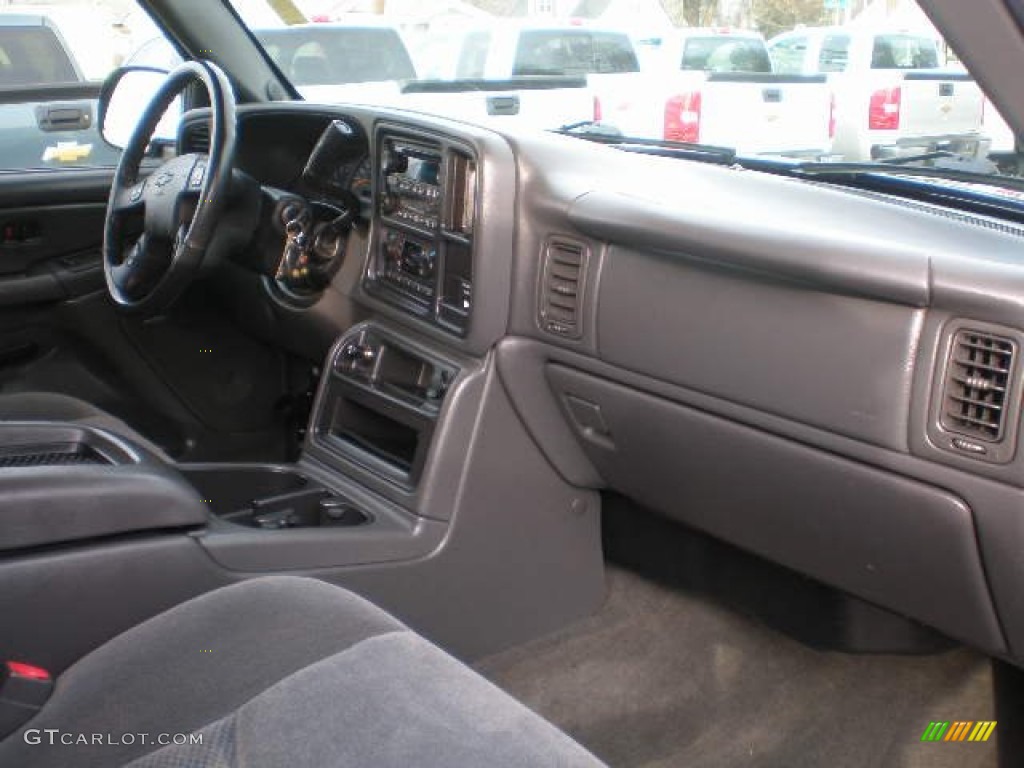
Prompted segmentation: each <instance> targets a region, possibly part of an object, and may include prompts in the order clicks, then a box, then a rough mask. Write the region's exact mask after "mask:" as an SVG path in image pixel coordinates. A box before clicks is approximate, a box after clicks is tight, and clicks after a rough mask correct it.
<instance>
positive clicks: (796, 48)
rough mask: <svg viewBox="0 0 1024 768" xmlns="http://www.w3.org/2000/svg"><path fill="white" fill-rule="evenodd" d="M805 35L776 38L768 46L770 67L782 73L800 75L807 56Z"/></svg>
mask: <svg viewBox="0 0 1024 768" xmlns="http://www.w3.org/2000/svg"><path fill="white" fill-rule="evenodd" d="M807 44H808V40H807V37H805V36H803V35H794V36H793V37H786V38H782V39H781V40H776V41H775V42H774V43H773V44H772V45H771V47H770V48H769V53H770V54H771V57H772V67H773V68H774V69H775V71H776V72H777V73H779V74H782V75H800V74H803V71H804V60H805V59H806V58H807Z"/></svg>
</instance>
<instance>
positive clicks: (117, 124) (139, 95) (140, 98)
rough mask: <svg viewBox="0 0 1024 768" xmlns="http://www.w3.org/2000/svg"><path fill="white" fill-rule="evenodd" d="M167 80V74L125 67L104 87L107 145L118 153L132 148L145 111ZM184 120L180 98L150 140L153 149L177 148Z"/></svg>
mask: <svg viewBox="0 0 1024 768" xmlns="http://www.w3.org/2000/svg"><path fill="white" fill-rule="evenodd" d="M166 79H167V73H166V72H164V71H162V70H159V69H151V68H149V67H122V68H121V69H117V70H114V72H113V73H111V75H110V77H108V78H107V80H106V82H105V83H104V84H103V91H102V93H101V94H100V104H99V113H100V135H101V136H103V139H104V141H106V142H107V143H108V144H111V145H112V146H115V147H117V148H118V149H124V148H125V147H126V146H128V141H129V139H131V137H132V133H133V132H134V131H135V127H136V126H137V125H138V124H139V120H140V118H141V117H142V113H143V111H145V109H146V107H147V105H148V104H149V103H150V102H151V101H152V100H153V97H154V96H155V95H156V92H157V91H158V90H159V89H160V86H162V85H163V84H164V81H165V80H166ZM180 120H181V97H180V96H179V97H178V98H176V99H175V100H174V101H173V102H172V103H171V106H170V107H168V108H167V111H166V112H165V113H164V116H163V117H162V118H161V119H160V122H159V123H158V124H157V127H156V131H155V132H154V133H153V136H152V137H151V138H150V146H151V147H156V146H159V145H161V144H163V145H168V144H174V142H175V140H176V139H177V136H178V123H179V122H180Z"/></svg>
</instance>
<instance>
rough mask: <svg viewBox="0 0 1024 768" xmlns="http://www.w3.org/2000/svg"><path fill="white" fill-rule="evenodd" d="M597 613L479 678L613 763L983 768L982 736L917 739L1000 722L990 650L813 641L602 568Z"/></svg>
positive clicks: (494, 663)
mask: <svg viewBox="0 0 1024 768" xmlns="http://www.w3.org/2000/svg"><path fill="white" fill-rule="evenodd" d="M608 587H609V595H608V600H607V603H606V604H605V606H604V608H603V609H602V611H601V612H600V613H598V614H597V615H595V616H593V617H591V618H590V619H587V620H585V621H583V622H580V623H578V624H576V625H574V626H572V627H569V628H568V629H566V630H564V631H562V632H561V633H558V634H556V635H553V636H550V637H547V638H543V639H541V640H538V641H535V642H533V643H530V644H527V645H523V646H519V647H517V648H514V649H511V650H509V651H506V652H504V653H501V654H498V655H496V656H492V657H490V658H488V659H484V660H483V661H481V662H480V663H479V664H478V665H477V668H478V670H479V671H480V672H482V673H483V674H484V675H486V676H487V677H488V678H490V679H491V680H492V681H494V682H495V683H496V684H497V685H499V686H500V687H502V688H504V689H505V690H506V691H508V692H509V693H511V694H512V695H513V696H515V697H516V698H518V699H520V700H521V701H523V702H524V703H526V704H527V705H528V706H530V707H531V708H532V709H534V710H535V711H536V712H538V713H539V714H541V715H543V716H544V717H546V718H547V719H549V720H551V721H552V722H554V723H555V724H557V725H558V726H560V727H561V728H562V729H564V730H565V731H567V732H568V733H570V734H572V735H573V736H574V737H575V738H576V739H577V740H578V741H580V743H582V744H583V745H585V746H586V747H587V748H589V749H590V750H591V751H593V752H594V753H595V754H596V755H598V756H599V757H601V758H602V759H603V760H605V761H606V762H607V763H608V764H609V765H611V766H613V767H614V768H620V767H621V768H641V767H643V768H662V767H663V766H682V767H685V768H711V767H712V766H713V767H714V768H733V767H737V768H738V767H739V766H745V767H746V766H779V767H780V768H783V767H784V768H802V767H803V766H815V768H818V767H819V766H829V768H846V767H847V766H849V767H850V768H854V767H856V768H865V766H884V767H885V768H890V766H891V767H893V768H946V766H949V768H954V767H955V768H990V767H993V766H995V765H996V748H995V742H996V739H997V737H998V728H997V730H996V734H995V735H993V736H992V737H991V738H990V739H989V741H988V742H987V743H970V742H965V743H951V742H940V743H922V742H921V736H922V734H923V733H924V731H925V729H926V728H927V727H928V724H929V722H931V721H956V720H972V721H978V720H991V719H993V717H994V715H993V704H992V700H991V684H992V678H991V669H990V664H989V662H988V660H987V659H986V658H984V657H983V656H980V655H978V654H975V653H973V652H970V651H967V650H963V649H958V650H953V651H948V652H945V653H941V654H937V655H931V656H893V655H886V656H862V655H849V654H842V653H834V652H823V651H816V650H813V649H810V648H808V647H806V646H804V645H802V644H800V643H798V642H796V641H794V640H791V639H790V638H788V637H786V636H785V635H782V634H780V633H778V632H776V631H774V630H772V629H769V628H767V627H765V626H764V625H762V624H760V623H758V622H756V621H752V620H751V619H748V618H745V617H743V616H741V615H738V614H736V613H734V612H732V611H730V610H728V609H726V608H722V607H719V606H718V605H717V604H716V603H714V602H712V601H710V600H709V599H707V598H705V597H701V596H699V595H694V594H688V593H686V592H680V591H678V590H675V589H668V588H666V587H663V586H660V585H659V584H657V583H654V582H652V581H648V580H647V579H644V578H641V577H640V576H637V575H635V574H633V573H631V572H629V571H626V570H624V569H621V568H609V572H608Z"/></svg>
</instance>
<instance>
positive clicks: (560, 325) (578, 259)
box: [540, 238, 589, 339]
mask: <svg viewBox="0 0 1024 768" xmlns="http://www.w3.org/2000/svg"><path fill="white" fill-rule="evenodd" d="M588 256H589V252H588V250H587V247H586V246H585V245H583V244H582V243H579V242H576V241H574V240H567V239H564V238H557V239H554V238H553V239H551V240H549V241H548V242H547V244H546V245H545V247H544V273H543V278H542V283H541V301H540V322H541V326H542V327H543V328H544V330H546V331H548V332H549V333H554V334H557V335H559V336H564V337H566V338H570V339H578V338H579V337H580V336H581V335H582V332H583V323H582V310H583V291H584V286H585V276H586V267H587V257H588Z"/></svg>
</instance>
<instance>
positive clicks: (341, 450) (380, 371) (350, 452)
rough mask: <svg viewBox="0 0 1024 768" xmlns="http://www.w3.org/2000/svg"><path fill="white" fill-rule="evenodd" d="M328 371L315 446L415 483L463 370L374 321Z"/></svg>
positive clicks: (343, 347)
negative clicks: (419, 349)
mask: <svg viewBox="0 0 1024 768" xmlns="http://www.w3.org/2000/svg"><path fill="white" fill-rule="evenodd" d="M330 368H331V376H329V377H328V379H327V380H326V382H325V385H324V390H323V392H322V393H321V396H320V399H319V401H318V406H317V411H316V413H315V415H314V419H313V433H312V437H313V441H314V443H315V444H316V445H318V446H320V447H322V448H325V449H326V450H328V451H329V452H331V453H332V454H335V455H341V456H343V457H344V458H346V459H348V460H350V461H353V462H356V463H358V464H360V465H362V466H363V467H365V468H366V469H369V470H370V471H373V472H375V473H376V474H378V475H382V476H384V477H385V478H388V479H390V480H394V481H397V482H398V483H400V484H402V485H404V486H406V487H409V486H412V485H415V483H416V482H417V481H418V479H419V476H420V472H421V470H422V467H423V464H424V462H425V460H426V454H427V451H428V450H429V447H430V438H431V436H432V434H433V431H434V425H435V423H436V421H437V418H438V415H439V414H440V412H441V407H442V405H443V403H444V399H445V396H446V395H447V393H448V390H449V388H450V387H451V385H452V384H453V382H454V381H455V379H456V377H457V375H458V369H457V368H456V367H455V366H454V365H452V364H450V363H446V362H443V361H441V360H439V359H435V358H433V357H432V356H430V355H427V354H421V353H419V352H417V351H416V350H414V349H411V348H410V347H409V346H406V345H405V344H403V343H401V342H398V341H396V340H394V339H392V338H391V337H390V336H387V335H385V334H382V333H380V332H378V331H376V330H375V329H374V328H373V327H371V326H362V327H360V328H357V329H355V330H354V331H353V332H352V333H350V334H349V335H348V336H347V337H346V338H345V339H343V340H342V341H341V342H339V343H338V344H337V345H336V346H335V348H334V351H333V353H332V356H331V365H330Z"/></svg>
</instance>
